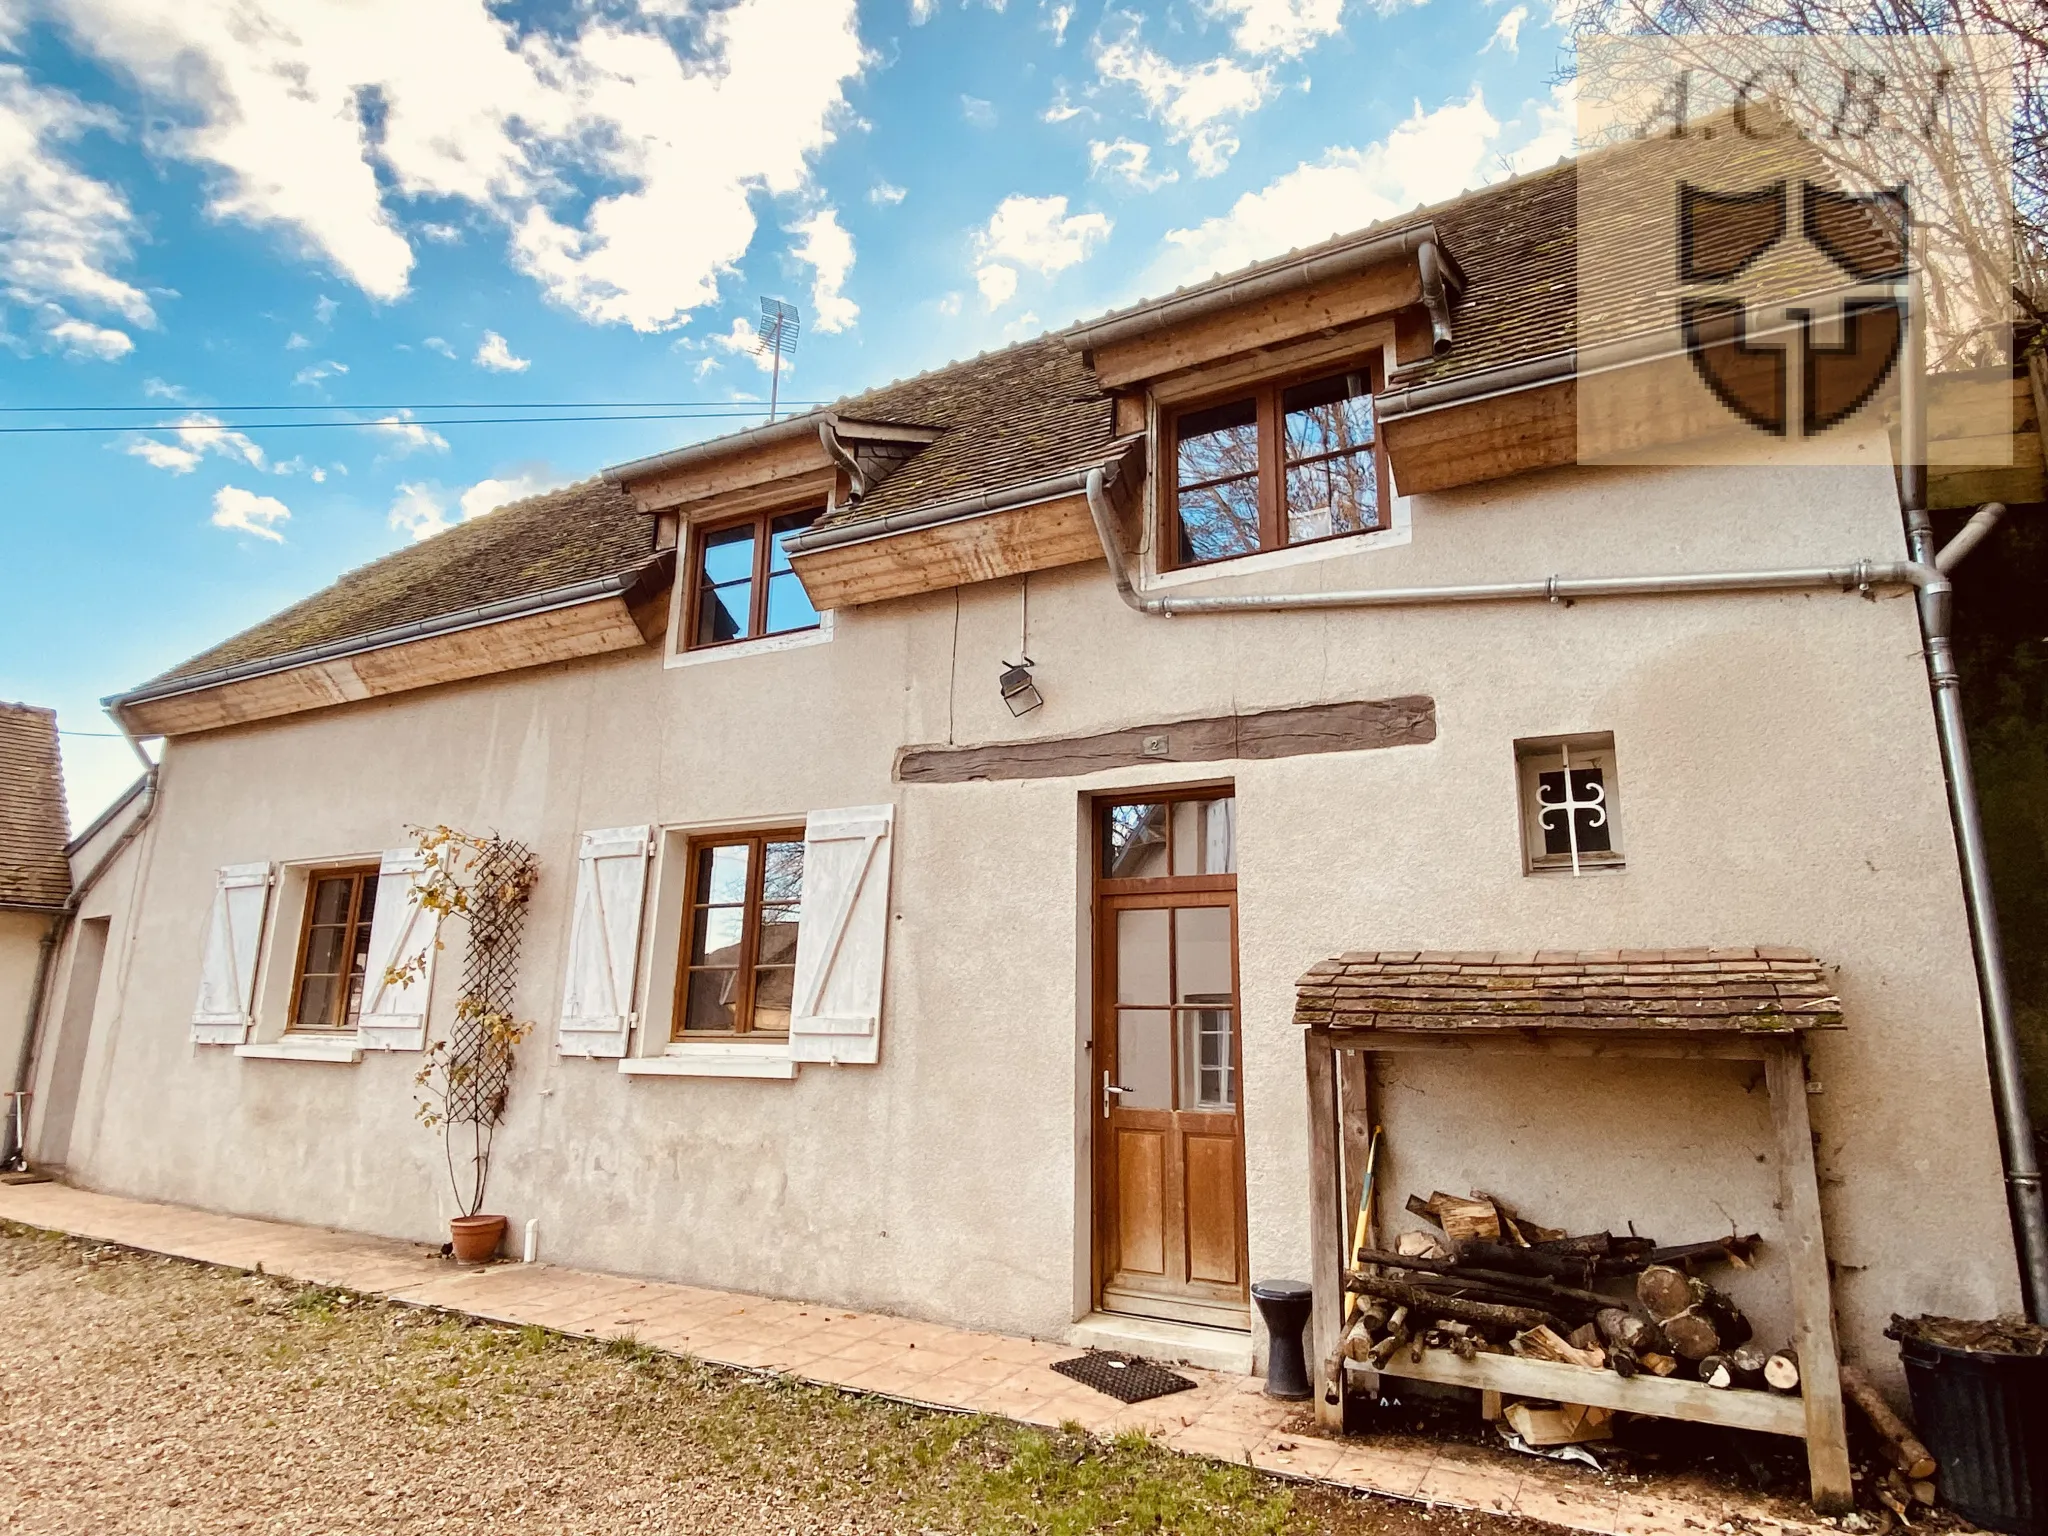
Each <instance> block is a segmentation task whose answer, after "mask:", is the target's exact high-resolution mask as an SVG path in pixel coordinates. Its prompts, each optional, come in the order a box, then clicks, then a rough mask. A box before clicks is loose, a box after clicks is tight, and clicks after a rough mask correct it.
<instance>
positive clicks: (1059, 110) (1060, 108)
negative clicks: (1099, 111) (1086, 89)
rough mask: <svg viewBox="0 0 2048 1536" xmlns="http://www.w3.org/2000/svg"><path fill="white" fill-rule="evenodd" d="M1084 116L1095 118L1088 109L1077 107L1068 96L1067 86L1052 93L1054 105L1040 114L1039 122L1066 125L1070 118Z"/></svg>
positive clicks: (1062, 86)
mask: <svg viewBox="0 0 2048 1536" xmlns="http://www.w3.org/2000/svg"><path fill="white" fill-rule="evenodd" d="M1083 115H1086V116H1088V117H1093V116H1095V113H1094V111H1093V110H1091V109H1090V108H1088V107H1077V106H1075V105H1074V103H1073V101H1072V100H1071V99H1069V97H1068V96H1067V88H1066V86H1065V85H1061V86H1060V87H1059V88H1058V89H1056V90H1055V91H1054V92H1053V93H1052V104H1051V105H1050V106H1048V107H1047V108H1046V109H1045V110H1044V111H1043V112H1041V113H1039V114H1038V116H1039V120H1040V121H1041V122H1047V123H1064V122H1066V121H1068V120H1069V119H1070V118H1076V117H1081V116H1083Z"/></svg>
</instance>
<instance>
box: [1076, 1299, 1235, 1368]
mask: <svg viewBox="0 0 2048 1536" xmlns="http://www.w3.org/2000/svg"><path fill="white" fill-rule="evenodd" d="M1069 1338H1070V1339H1071V1340H1072V1342H1073V1343H1074V1344H1075V1345H1077V1346H1079V1347H1080V1348H1083V1349H1114V1350H1120V1351H1121V1352H1122V1353H1124V1354H1127V1355H1143V1356H1144V1357H1145V1358H1146V1359H1148V1360H1161V1361H1165V1362H1167V1363H1169V1364H1174V1365H1192V1366H1197V1367H1199V1368H1200V1369H1202V1370H1205V1371H1227V1372H1229V1373H1230V1374H1231V1375H1233V1376H1249V1375H1251V1374H1252V1336H1251V1334H1250V1332H1249V1331H1247V1330H1244V1329H1239V1328H1206V1327H1203V1326H1202V1325H1201V1324H1199V1323H1169V1322H1164V1321H1162V1320H1160V1319H1159V1318H1155V1317H1130V1316H1127V1315H1126V1314H1124V1313H1121V1312H1090V1313H1089V1314H1088V1315H1087V1316H1086V1317H1084V1318H1082V1319H1081V1321H1080V1322H1078V1323H1076V1324H1074V1329H1073V1332H1072V1333H1071V1334H1070V1335H1069Z"/></svg>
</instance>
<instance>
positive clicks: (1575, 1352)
mask: <svg viewBox="0 0 2048 1536" xmlns="http://www.w3.org/2000/svg"><path fill="white" fill-rule="evenodd" d="M1508 1348H1510V1349H1512V1350H1513V1351H1514V1352H1515V1353H1516V1354H1518V1355H1522V1356H1524V1357H1526V1358H1527V1359H1530V1360H1554V1361H1556V1362H1557V1363H1558V1364H1560V1365H1584V1366H1590V1367H1591V1368H1592V1369H1594V1370H1596V1371H1597V1370H1600V1369H1602V1368H1603V1367H1604V1366H1605V1365H1606V1364H1607V1353H1606V1351H1604V1350H1602V1349H1600V1348H1599V1347H1597V1346H1595V1347H1594V1348H1592V1349H1581V1348H1579V1347H1578V1346H1577V1345H1575V1344H1574V1343H1572V1342H1571V1340H1569V1339H1567V1338H1565V1337H1564V1336H1563V1335H1562V1334H1560V1333H1558V1332H1557V1331H1556V1330H1555V1329H1553V1328H1545V1327H1539V1328H1530V1329H1527V1330H1526V1331H1524V1332H1522V1333H1518V1334H1516V1335H1515V1337H1514V1339H1513V1340H1512V1341H1510V1343H1509V1345H1508Z"/></svg>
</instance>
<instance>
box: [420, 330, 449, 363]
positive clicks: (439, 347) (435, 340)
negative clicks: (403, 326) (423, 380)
mask: <svg viewBox="0 0 2048 1536" xmlns="http://www.w3.org/2000/svg"><path fill="white" fill-rule="evenodd" d="M420 345H421V346H423V347H425V348H426V349H427V350H428V351H429V352H438V353H440V354H441V355H442V356H443V357H445V358H448V359H449V360H450V361H453V360H454V358H455V349H454V348H453V347H451V346H450V345H448V343H447V342H446V341H445V340H444V339H442V338H441V337H439V336H429V337H428V338H427V339H426V340H425V341H423V342H421V343H420Z"/></svg>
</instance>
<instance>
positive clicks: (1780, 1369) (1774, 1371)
mask: <svg viewBox="0 0 2048 1536" xmlns="http://www.w3.org/2000/svg"><path fill="white" fill-rule="evenodd" d="M1764 1385H1765V1386H1767V1387H1769V1388H1770V1389H1771V1390H1772V1391H1773V1392H1797V1391H1798V1390H1799V1352H1798V1351H1797V1350H1795V1349H1793V1348H1791V1347H1790V1346H1789V1345H1788V1346H1787V1347H1786V1348H1784V1349H1781V1350H1778V1351H1777V1352H1775V1353H1774V1354H1773V1355H1772V1356H1771V1357H1770V1358H1769V1359H1768V1360H1766V1361H1765V1362H1764Z"/></svg>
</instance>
